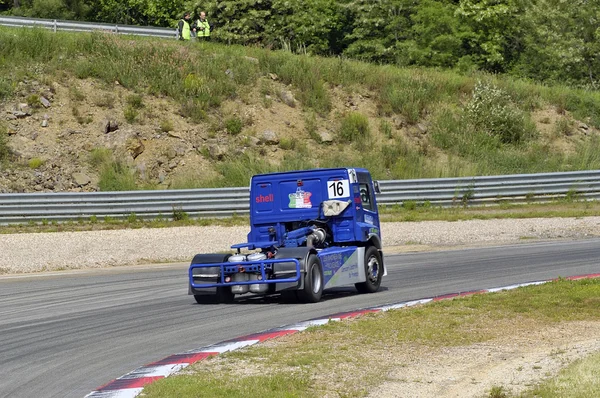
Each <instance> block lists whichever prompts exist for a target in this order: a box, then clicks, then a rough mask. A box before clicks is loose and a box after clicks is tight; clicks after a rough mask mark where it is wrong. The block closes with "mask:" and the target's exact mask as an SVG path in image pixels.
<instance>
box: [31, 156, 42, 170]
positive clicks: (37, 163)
mask: <svg viewBox="0 0 600 398" xmlns="http://www.w3.org/2000/svg"><path fill="white" fill-rule="evenodd" d="M28 164H29V168H30V169H39V168H40V167H42V166H43V164H44V160H43V159H40V158H31V159H29V163H28Z"/></svg>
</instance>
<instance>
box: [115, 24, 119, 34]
mask: <svg viewBox="0 0 600 398" xmlns="http://www.w3.org/2000/svg"><path fill="white" fill-rule="evenodd" d="M115 33H116V34H119V25H115Z"/></svg>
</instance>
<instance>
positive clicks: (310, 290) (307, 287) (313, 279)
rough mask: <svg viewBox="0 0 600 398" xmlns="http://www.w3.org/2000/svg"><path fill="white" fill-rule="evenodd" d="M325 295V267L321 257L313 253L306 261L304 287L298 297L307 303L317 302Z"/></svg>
mask: <svg viewBox="0 0 600 398" xmlns="http://www.w3.org/2000/svg"><path fill="white" fill-rule="evenodd" d="M322 295H323V269H322V267H321V261H319V258H318V257H317V256H316V255H314V254H311V255H310V256H308V260H307V262H306V274H305V275H304V289H302V290H299V291H298V298H299V299H300V300H301V301H303V302H305V303H316V302H318V301H320V300H321V296H322Z"/></svg>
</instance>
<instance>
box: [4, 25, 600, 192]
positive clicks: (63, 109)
mask: <svg viewBox="0 0 600 398" xmlns="http://www.w3.org/2000/svg"><path fill="white" fill-rule="evenodd" d="M0 59H1V60H2V61H1V62H0V101H2V104H1V107H2V108H3V110H4V112H3V114H6V115H7V118H6V119H7V120H2V121H1V122H0V158H2V159H3V163H2V166H0V167H2V168H3V173H2V175H1V176H0V191H32V190H96V189H103V190H115V189H136V188H144V189H151V188H166V187H169V188H185V187H206V186H243V185H246V184H247V182H248V179H249V177H250V176H251V175H252V174H254V173H258V172H265V171H274V170H287V169H298V168H311V167H330V166H364V167H367V168H369V169H370V170H371V171H372V173H373V174H374V175H375V177H376V178H379V179H401V178H425V177H451V176H471V175H493V174H511V173H529V172H547V171H566V170H584V169H595V168H598V167H599V166H600V158H599V156H600V155H599V153H600V151H599V149H600V148H599V139H598V128H600V94H598V93H597V92H593V91H583V90H577V89H571V88H569V87H565V86H552V87H548V86H541V85H537V84H534V83H530V82H526V81H519V80H514V79H509V78H506V77H503V76H492V75H488V74H482V73H474V74H471V75H467V76H465V75H460V74H458V73H455V72H453V71H440V70H429V69H412V68H397V67H392V66H378V65H373V64H367V63H361V62H356V61H349V60H345V59H340V58H320V57H311V56H301V55H294V54H291V53H288V52H281V51H268V50H263V49H258V48H250V47H239V46H223V45H216V44H210V43H202V44H199V43H181V42H175V41H168V40H157V39H147V38H133V37H118V36H114V35H110V34H103V33H94V34H83V33H81V34H69V33H52V32H47V31H42V30H36V29H34V30H29V29H28V30H14V29H7V28H5V29H0ZM42 98H43V99H49V100H50V103H51V104H50V106H49V107H45V106H44V105H43V104H41V101H42ZM46 105H48V104H46ZM21 110H24V111H25V112H24V113H29V114H30V115H25V116H24V115H21V114H20V113H16V112H18V111H21ZM111 121H112V122H113V124H118V129H116V130H114V131H109V129H107V127H108V126H109V125H110V123H109V122H111ZM44 125H46V126H47V127H42V126H44ZM110 130H112V129H110ZM107 131H108V132H107Z"/></svg>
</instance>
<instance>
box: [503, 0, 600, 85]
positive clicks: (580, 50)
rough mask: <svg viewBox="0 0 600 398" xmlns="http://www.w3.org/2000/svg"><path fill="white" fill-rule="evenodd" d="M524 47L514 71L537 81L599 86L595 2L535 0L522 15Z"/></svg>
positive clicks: (599, 29) (599, 17)
mask: <svg viewBox="0 0 600 398" xmlns="http://www.w3.org/2000/svg"><path fill="white" fill-rule="evenodd" d="M525 20H526V21H528V24H529V25H528V27H529V28H528V29H527V35H525V49H524V51H523V54H522V56H521V59H520V60H519V63H518V64H517V65H515V67H514V68H513V73H515V74H518V75H520V76H527V77H532V78H535V79H538V80H550V81H557V82H563V83H569V84H578V85H582V84H583V85H589V86H591V87H593V88H597V86H598V78H599V76H600V58H599V55H600V9H599V7H598V1H592V0H574V1H570V2H565V1H561V0H538V1H536V2H534V3H532V5H531V7H529V8H528V10H527V13H526V15H525Z"/></svg>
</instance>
